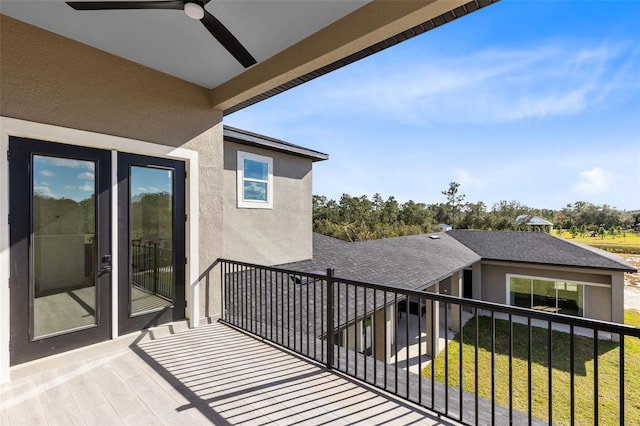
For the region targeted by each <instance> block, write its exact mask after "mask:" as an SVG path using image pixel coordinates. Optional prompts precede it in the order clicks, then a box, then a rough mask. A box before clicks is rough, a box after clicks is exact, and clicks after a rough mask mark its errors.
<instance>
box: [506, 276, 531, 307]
mask: <svg viewBox="0 0 640 426" xmlns="http://www.w3.org/2000/svg"><path fill="white" fill-rule="evenodd" d="M509 287H510V288H509V293H510V296H511V297H510V301H509V303H510V304H511V305H513V306H520V307H521V308H530V307H531V280H530V279H529V278H518V277H511V279H510V283H509Z"/></svg>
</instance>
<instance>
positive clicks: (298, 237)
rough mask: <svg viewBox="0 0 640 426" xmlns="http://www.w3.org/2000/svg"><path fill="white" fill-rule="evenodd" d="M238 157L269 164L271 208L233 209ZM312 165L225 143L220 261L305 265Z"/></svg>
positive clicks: (308, 249)
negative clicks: (268, 159)
mask: <svg viewBox="0 0 640 426" xmlns="http://www.w3.org/2000/svg"><path fill="white" fill-rule="evenodd" d="M238 151H243V152H249V153H253V154H258V155H263V156H267V157H271V158H272V159H273V208H272V209H252V208H238V204H237V199H238V194H237V185H236V182H237V180H236V179H237V176H236V174H237V153H238ZM311 169H312V162H311V160H309V159H306V158H302V157H298V156H294V155H290V154H285V153H280V152H275V151H270V150H266V149H261V148H255V147H251V146H246V145H241V144H238V143H234V142H229V141H225V142H224V185H223V187H224V196H223V200H224V229H223V231H222V233H223V234H222V235H223V242H224V257H225V258H228V259H231V260H240V261H244V262H250V263H258V264H262V265H275V264H281V263H289V262H296V261H299V260H305V259H310V258H311V257H312V255H313V253H312V251H313V241H312V235H313V234H312V220H313V219H312V215H313V212H312V204H313V203H312V188H311V176H312V173H311Z"/></svg>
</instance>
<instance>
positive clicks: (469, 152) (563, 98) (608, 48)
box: [225, 0, 640, 210]
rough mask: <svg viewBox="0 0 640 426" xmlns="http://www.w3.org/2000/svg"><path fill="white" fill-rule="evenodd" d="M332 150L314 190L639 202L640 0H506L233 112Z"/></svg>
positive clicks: (248, 124)
mask: <svg viewBox="0 0 640 426" xmlns="http://www.w3.org/2000/svg"><path fill="white" fill-rule="evenodd" d="M225 124H229V125H231V126H235V127H240V128H244V129H247V130H250V131H254V132H257V133H262V134H265V135H268V136H272V137H276V138H279V139H283V140H286V141H288V142H291V143H295V144H298V145H303V146H306V147H309V148H313V149H316V150H318V151H322V152H325V153H328V154H329V155H330V157H329V160H328V161H325V162H320V163H316V164H315V165H314V171H313V173H314V175H313V192H314V194H318V195H325V196H327V197H329V198H333V199H339V197H340V196H341V195H342V194H343V193H348V194H351V195H357V196H359V195H367V196H369V197H370V196H371V195H373V194H374V193H376V192H379V193H380V194H382V196H383V197H384V198H387V197H389V196H391V195H393V196H395V197H396V198H397V199H398V200H399V201H401V202H405V201H407V200H409V199H413V200H414V201H421V202H426V203H436V202H444V201H445V199H444V196H443V195H442V194H441V191H443V190H446V189H447V188H448V183H449V182H451V181H456V182H459V183H460V192H461V193H463V194H465V195H466V201H471V202H477V201H483V202H485V204H486V205H487V207H488V208H491V206H492V205H493V204H494V203H497V202H498V201H500V200H516V201H519V202H521V203H523V204H526V205H528V206H530V207H536V208H554V209H558V208H562V207H564V206H566V205H567V204H568V203H573V202H575V201H587V202H591V203H594V204H608V205H610V206H613V207H617V208H619V209H623V210H634V209H640V1H638V0H630V1H614V0H607V1H515V0H511V1H510V0H503V1H501V2H499V3H497V4H495V5H493V6H490V7H487V8H485V9H483V10H480V11H477V12H474V13H472V14H470V15H468V16H465V17H463V18H461V19H458V20H456V21H454V22H452V23H449V24H447V25H445V26H443V27H440V28H438V29H436V30H433V31H430V32H428V33H425V34H423V35H421V36H418V37H414V38H413V39H411V40H408V41H406V42H403V43H400V44H399V45H396V46H394V47H392V48H390V49H387V50H385V51H382V52H379V53H378V54H375V55H373V56H371V57H369V58H366V59H363V60H361V61H359V62H356V63H354V64H352V65H349V66H347V67H344V68H342V69H340V70H337V71H334V72H333V73H330V74H327V75H325V76H323V77H320V78H317V79H315V80H313V81H311V82H309V83H306V84H303V85H301V86H298V87H297V88H294V89H291V90H289V91H287V92H284V93H282V94H280V95H277V96H275V97H273V98H271V99H268V100H266V101H263V102H261V103H258V104H256V105H253V106H251V107H249V108H245V109H243V110H241V111H238V112H236V113H234V114H230V115H229V116H227V117H225Z"/></svg>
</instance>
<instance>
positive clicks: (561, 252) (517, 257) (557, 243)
mask: <svg viewBox="0 0 640 426" xmlns="http://www.w3.org/2000/svg"><path fill="white" fill-rule="evenodd" d="M447 234H448V235H449V236H451V237H452V238H454V239H456V240H457V241H459V242H461V243H462V244H464V245H465V246H466V247H468V248H469V249H471V250H473V251H474V252H475V253H477V254H478V255H479V256H481V257H482V259H486V260H499V261H506V262H524V263H535V264H546V265H558V266H573V267H580V268H592V269H607V270H614V271H625V272H635V271H636V269H635V268H634V267H633V266H632V265H630V264H628V263H627V262H625V261H624V260H622V259H621V258H620V257H618V256H616V255H614V254H612V253H608V252H606V251H604V250H598V249H595V248H593V247H589V246H587V245H584V244H579V243H575V242H572V241H569V240H566V239H564V238H560V237H556V236H554V235H550V234H547V233H544V232H517V231H474V230H466V229H454V230H451V231H448V232H447Z"/></svg>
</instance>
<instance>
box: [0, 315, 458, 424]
mask: <svg viewBox="0 0 640 426" xmlns="http://www.w3.org/2000/svg"><path fill="white" fill-rule="evenodd" d="M167 330H168V331H167ZM163 334H164V335H163ZM135 337H136V336H132V337H129V338H126V337H125V338H122V339H118V340H117V341H112V342H106V343H103V344H100V345H95V346H92V347H90V348H85V349H82V350H78V351H73V352H71V353H68V354H63V355H60V356H57V357H51V358H48V359H45V360H41V361H37V362H33V363H29V364H25V365H22V366H20V367H18V368H14V369H13V370H12V377H14V378H13V380H12V382H11V383H8V384H4V385H1V386H0V424H1V425H65V426H66V425H111V424H114V425H115V424H131V425H156V424H158V425H163V424H171V425H197V424H216V425H236V424H246V425H292V424H309V425H323V424H331V425H334V424H337V425H340V424H360V425H381V424H385V425H386V424H397V425H409V424H420V425H433V424H452V423H450V422H447V421H442V420H440V419H438V418H437V416H435V415H432V414H430V413H429V412H428V411H426V410H423V409H421V408H419V407H417V406H415V405H413V404H410V403H406V402H404V401H401V400H397V399H394V398H393V397H392V396H389V395H388V394H386V393H383V392H379V391H376V390H371V389H369V388H366V387H363V386H361V385H360V384H359V383H357V382H355V381H352V380H350V379H348V378H344V377H342V376H340V375H337V374H334V373H332V372H329V371H327V370H325V369H324V368H322V367H321V366H318V365H317V364H314V363H312V362H309V361H306V360H304V359H301V358H299V357H297V356H295V355H292V354H290V353H288V352H285V351H282V350H280V349H277V348H275V347H273V346H271V345H268V344H266V343H262V342H260V341H258V340H256V339H254V338H252V337H249V336H247V335H245V334H243V333H241V332H238V331H236V330H234V329H232V328H229V327H227V326H224V325H221V324H211V325H207V326H203V327H200V328H197V329H193V330H184V331H181V332H177V333H175V334H172V328H168V329H167V328H165V329H161V330H159V331H152V332H149V333H146V334H145V335H144V336H142V335H141V336H139V337H137V338H136V339H135V340H133V339H134V338H135Z"/></svg>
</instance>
